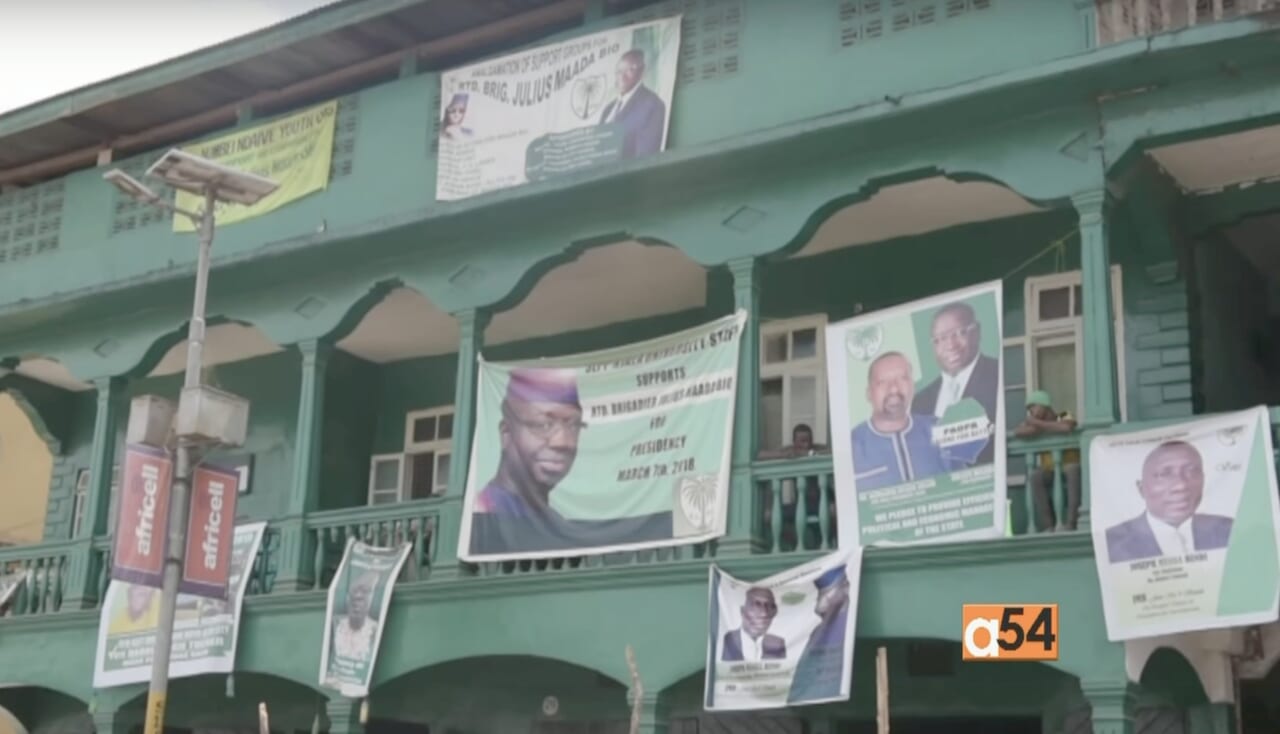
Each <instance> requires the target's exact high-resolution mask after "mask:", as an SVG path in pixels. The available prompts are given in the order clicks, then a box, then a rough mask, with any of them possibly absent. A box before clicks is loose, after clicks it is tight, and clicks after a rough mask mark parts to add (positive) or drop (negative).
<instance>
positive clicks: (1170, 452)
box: [1106, 441, 1232, 563]
mask: <svg viewBox="0 0 1280 734" xmlns="http://www.w3.org/2000/svg"><path fill="white" fill-rule="evenodd" d="M1136 489H1137V492H1138V495H1139V496H1140V497H1141V498H1142V501H1143V503H1144V504H1145V505H1146V509H1145V510H1144V511H1143V512H1142V513H1141V514H1140V515H1138V516H1136V517H1133V518H1131V519H1128V520H1125V521H1123V522H1121V523H1118V524H1116V525H1113V526H1111V527H1109V528H1107V532H1106V537H1107V556H1108V558H1109V559H1110V561H1111V563H1127V562H1129V561H1140V560H1143V559H1146V558H1157V557H1160V556H1173V555H1183V554H1186V553H1192V552H1195V551H1207V550H1216V549H1218V548H1225V547H1226V546H1227V542H1228V541H1229V540H1230V537H1231V525H1232V519H1231V518H1230V517H1225V516H1223V515H1215V514H1210V513H1204V512H1200V505H1201V502H1202V500H1203V499H1204V491H1205V476H1204V458H1203V457H1202V456H1201V454H1200V451H1199V449H1197V448H1196V447H1195V446H1193V445H1192V444H1190V443H1188V442H1186V441H1166V442H1164V443H1162V444H1160V445H1159V446H1157V447H1155V449H1153V450H1152V451H1151V452H1150V453H1148V454H1147V456H1146V458H1145V459H1144V460H1143V462H1142V478H1141V479H1139V480H1138V482H1137V487H1136ZM1210 491H1213V488H1212V487H1210Z"/></svg>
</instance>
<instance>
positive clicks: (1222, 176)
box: [1148, 125, 1280, 193]
mask: <svg viewBox="0 0 1280 734" xmlns="http://www.w3.org/2000/svg"><path fill="white" fill-rule="evenodd" d="M1148 155H1150V156H1151V157H1152V158H1153V159H1155V161H1156V162H1157V163H1158V164H1159V165H1160V167H1161V168H1163V169H1164V170H1165V171H1166V172H1167V173H1168V174H1169V175H1170V176H1172V177H1173V178H1174V180H1176V181H1177V182H1178V185H1179V186H1181V187H1182V188H1183V189H1184V190H1186V191H1189V192H1193V193H1205V192H1211V191H1217V190H1219V189H1222V188H1224V187H1227V186H1234V185H1238V184H1248V183H1254V182H1257V181H1263V180H1267V179H1272V178H1276V177H1280V125H1272V126H1270V127H1262V128H1257V129H1254V130H1246V131H1244V132H1239V133H1232V134H1230V135H1219V136H1217V137H1213V138H1205V139H1203V140H1192V141H1189V142H1185V143H1177V144H1175V145H1166V146H1163V147H1160V148H1153V149H1151V150H1150V151H1149V152H1148Z"/></svg>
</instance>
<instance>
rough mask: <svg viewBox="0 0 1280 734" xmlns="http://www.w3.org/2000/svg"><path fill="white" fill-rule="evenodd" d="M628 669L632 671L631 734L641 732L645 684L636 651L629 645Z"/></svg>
mask: <svg viewBox="0 0 1280 734" xmlns="http://www.w3.org/2000/svg"><path fill="white" fill-rule="evenodd" d="M627 669H628V670H630V671H631V692H632V695H634V698H633V699H632V700H631V734H637V732H639V731H640V711H641V708H642V707H643V703H642V701H641V699H643V698H644V684H643V683H641V682H640V669H639V668H638V667H636V651H635V650H633V649H631V645H627Z"/></svg>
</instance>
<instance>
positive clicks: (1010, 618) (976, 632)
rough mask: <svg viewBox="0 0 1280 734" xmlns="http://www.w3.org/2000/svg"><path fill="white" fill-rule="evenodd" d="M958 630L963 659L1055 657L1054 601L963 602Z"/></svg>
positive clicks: (1004, 659) (997, 659) (1056, 642)
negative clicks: (1050, 602) (1040, 602)
mask: <svg viewBox="0 0 1280 734" xmlns="http://www.w3.org/2000/svg"><path fill="white" fill-rule="evenodd" d="M960 630H961V637H960V639H961V640H962V644H961V649H962V651H963V655H962V659H964V660H966V661H967V660H977V661H994V662H1004V661H1013V660H1023V661H1042V660H1057V659H1058V605H1057V604H965V605H964V608H963V610H962V611H961V615H960Z"/></svg>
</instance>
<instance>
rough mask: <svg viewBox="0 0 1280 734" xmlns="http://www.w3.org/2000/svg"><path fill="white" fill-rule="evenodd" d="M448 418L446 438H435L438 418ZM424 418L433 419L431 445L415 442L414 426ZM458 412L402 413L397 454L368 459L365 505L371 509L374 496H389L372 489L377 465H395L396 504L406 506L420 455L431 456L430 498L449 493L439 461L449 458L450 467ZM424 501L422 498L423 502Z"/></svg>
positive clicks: (447, 409)
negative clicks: (416, 461)
mask: <svg viewBox="0 0 1280 734" xmlns="http://www.w3.org/2000/svg"><path fill="white" fill-rule="evenodd" d="M442 416H448V417H449V418H450V419H451V422H450V426H451V427H450V429H449V437H448V438H438V436H439V435H440V418H441V417H442ZM423 418H435V419H436V436H437V438H433V439H431V440H430V441H414V440H413V427H414V424H415V423H417V422H418V421H419V420H422V419H423ZM457 429H458V425H457V411H456V410H455V409H454V406H453V405H440V406H436V407H434V408H419V409H415V410H409V411H405V414H404V440H403V441H402V448H401V450H400V451H397V452H394V453H385V454H373V455H371V456H370V457H369V480H368V484H367V488H366V492H365V502H366V503H367V504H368V505H370V506H372V505H373V499H374V495H375V493H377V494H379V495H381V494H385V493H388V492H389V491H390V490H387V489H376V490H375V488H374V477H375V476H376V469H377V466H378V464H379V463H380V462H386V461H392V460H394V461H396V462H398V463H397V467H398V468H397V481H398V484H397V488H396V499H395V502H396V503H399V502H408V501H410V500H411V499H412V498H411V496H410V495H411V492H412V490H413V457H415V456H418V455H420V454H426V453H430V454H433V456H432V487H431V494H430V495H429V496H430V497H440V496H442V495H444V494H446V493H447V492H448V491H449V477H448V473H447V472H446V473H445V474H444V476H441V472H440V463H441V457H446V456H447V457H448V461H449V464H450V466H452V463H453V436H454V433H455V432H456V431H457ZM424 499H425V498H424Z"/></svg>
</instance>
